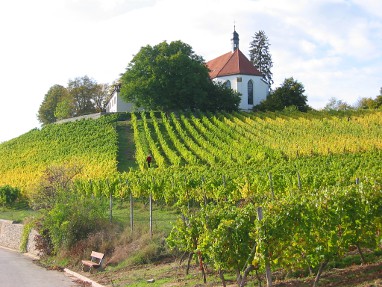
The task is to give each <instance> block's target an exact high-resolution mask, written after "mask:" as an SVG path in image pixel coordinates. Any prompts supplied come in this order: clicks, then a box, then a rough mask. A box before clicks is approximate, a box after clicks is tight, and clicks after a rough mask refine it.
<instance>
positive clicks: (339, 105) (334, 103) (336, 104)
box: [324, 97, 352, 111]
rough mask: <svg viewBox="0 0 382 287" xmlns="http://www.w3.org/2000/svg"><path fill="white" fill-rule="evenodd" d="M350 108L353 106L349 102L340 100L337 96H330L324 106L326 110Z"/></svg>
mask: <svg viewBox="0 0 382 287" xmlns="http://www.w3.org/2000/svg"><path fill="white" fill-rule="evenodd" d="M350 109H352V107H351V106H350V105H349V104H348V103H346V102H344V101H342V100H338V99H336V98H335V97H332V98H330V99H329V102H328V103H327V104H326V105H325V107H324V110H326V111H345V110H350Z"/></svg>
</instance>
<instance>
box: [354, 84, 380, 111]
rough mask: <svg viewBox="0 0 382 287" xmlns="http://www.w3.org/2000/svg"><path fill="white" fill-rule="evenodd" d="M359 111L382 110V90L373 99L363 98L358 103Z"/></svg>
mask: <svg viewBox="0 0 382 287" xmlns="http://www.w3.org/2000/svg"><path fill="white" fill-rule="evenodd" d="M357 108H359V109H380V108H382V88H381V89H380V90H379V95H378V96H377V97H376V98H375V99H373V98H362V99H360V100H359V101H358V103H357Z"/></svg>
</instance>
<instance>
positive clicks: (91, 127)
mask: <svg viewBox="0 0 382 287" xmlns="http://www.w3.org/2000/svg"><path fill="white" fill-rule="evenodd" d="M116 156H117V133H116V130H115V117H114V118H113V117H103V118H101V119H98V120H81V121H76V122H69V123H64V124H51V125H47V126H45V127H43V128H42V129H41V130H38V129H34V130H31V131H29V132H28V133H26V134H24V135H21V136H20V137H18V138H15V139H12V140H10V141H7V142H5V143H2V144H1V145H0V159H1V160H0V174H1V177H0V185H6V184H9V185H11V186H15V187H19V188H21V189H22V190H24V191H25V192H28V190H30V189H32V188H33V186H35V184H36V183H37V182H38V181H39V178H40V177H41V175H42V174H43V172H44V170H45V169H46V168H47V167H48V166H52V165H54V166H59V165H65V166H77V167H79V168H81V170H82V172H81V175H80V176H79V177H80V178H84V179H97V178H98V179H99V178H104V177H106V176H108V175H110V174H111V173H114V172H115V171H116V168H117V161H116Z"/></svg>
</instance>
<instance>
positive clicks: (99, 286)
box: [64, 268, 105, 287]
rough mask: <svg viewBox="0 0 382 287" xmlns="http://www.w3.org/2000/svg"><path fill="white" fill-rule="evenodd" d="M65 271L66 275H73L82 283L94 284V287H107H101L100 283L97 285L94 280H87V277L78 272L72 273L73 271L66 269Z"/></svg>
mask: <svg viewBox="0 0 382 287" xmlns="http://www.w3.org/2000/svg"><path fill="white" fill-rule="evenodd" d="M64 271H65V272H66V273H68V274H70V275H72V276H74V277H76V278H78V279H80V280H81V281H84V282H89V283H91V284H92V287H105V286H103V285H101V284H99V283H97V282H95V281H93V280H91V279H89V278H87V277H85V276H83V275H81V274H78V273H77V272H74V271H72V270H70V269H68V268H64Z"/></svg>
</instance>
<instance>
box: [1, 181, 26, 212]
mask: <svg viewBox="0 0 382 287" xmlns="http://www.w3.org/2000/svg"><path fill="white" fill-rule="evenodd" d="M20 195H21V192H20V189H18V188H16V187H12V186H10V185H4V186H0V204H1V205H2V206H3V207H4V206H8V207H10V206H12V205H13V204H14V203H15V202H16V200H17V199H18V198H19V197H20Z"/></svg>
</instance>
